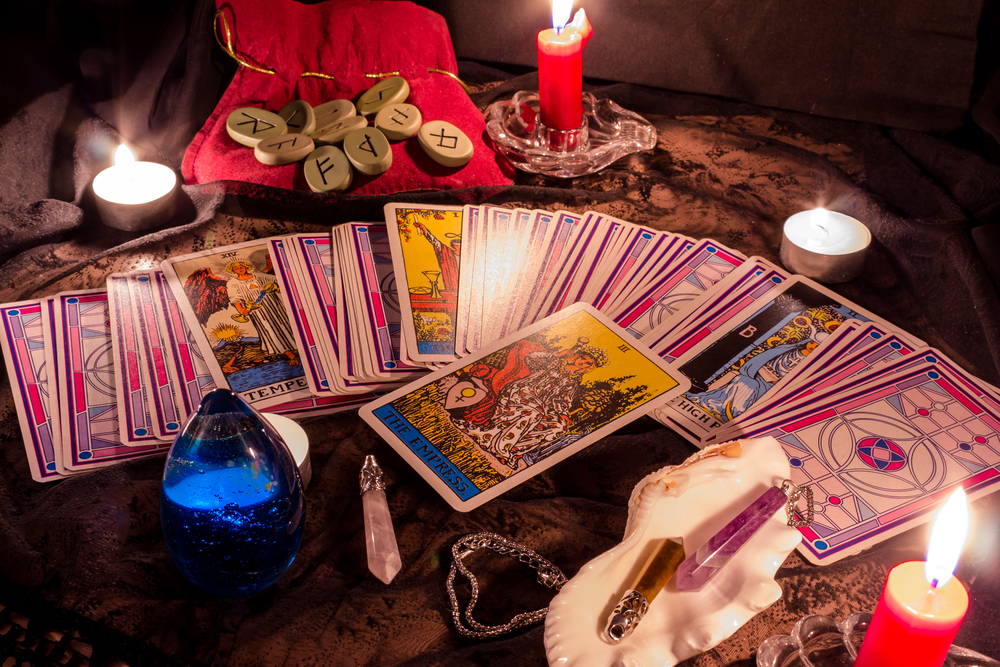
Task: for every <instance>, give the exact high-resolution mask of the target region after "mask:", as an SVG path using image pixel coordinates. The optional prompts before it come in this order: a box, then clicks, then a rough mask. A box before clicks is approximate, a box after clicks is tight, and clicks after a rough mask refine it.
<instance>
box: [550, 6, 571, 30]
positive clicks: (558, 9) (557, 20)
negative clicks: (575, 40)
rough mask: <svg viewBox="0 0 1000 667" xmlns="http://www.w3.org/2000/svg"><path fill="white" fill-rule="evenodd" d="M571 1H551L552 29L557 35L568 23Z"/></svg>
mask: <svg viewBox="0 0 1000 667" xmlns="http://www.w3.org/2000/svg"><path fill="white" fill-rule="evenodd" d="M572 12H573V0H552V27H553V28H555V29H556V32H557V33H559V32H561V31H562V29H563V28H565V27H566V24H567V23H569V16H570V14H571V13H572Z"/></svg>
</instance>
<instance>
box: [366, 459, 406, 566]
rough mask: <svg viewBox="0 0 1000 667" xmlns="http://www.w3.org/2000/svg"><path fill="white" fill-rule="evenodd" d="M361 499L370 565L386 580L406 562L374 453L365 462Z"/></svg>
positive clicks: (380, 470)
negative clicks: (403, 560) (397, 544)
mask: <svg viewBox="0 0 1000 667" xmlns="http://www.w3.org/2000/svg"><path fill="white" fill-rule="evenodd" d="M361 503H362V505H363V506H364V513H365V547H366V548H367V549H368V569H369V570H371V572H372V574H374V575H375V576H376V577H378V578H379V579H380V580H381V581H382V583H386V584H388V583H389V582H390V581H392V578H393V577H395V576H396V573H397V572H399V569H400V568H401V567H403V562H402V561H401V560H400V559H399V547H398V546H396V532H395V531H394V530H393V528H392V516H390V515H389V503H388V502H386V499H385V483H384V482H383V481H382V469H381V468H379V467H378V463H376V462H375V457H374V456H371V455H370V454H369V455H368V456H366V457H365V463H364V465H362V466H361Z"/></svg>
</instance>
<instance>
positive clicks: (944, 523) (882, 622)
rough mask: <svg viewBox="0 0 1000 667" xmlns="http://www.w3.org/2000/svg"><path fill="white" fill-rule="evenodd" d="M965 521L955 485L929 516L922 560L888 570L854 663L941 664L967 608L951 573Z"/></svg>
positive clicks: (857, 666) (887, 666) (891, 666)
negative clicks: (927, 543) (932, 517)
mask: <svg viewBox="0 0 1000 667" xmlns="http://www.w3.org/2000/svg"><path fill="white" fill-rule="evenodd" d="M968 525H969V519H968V505H967V504H966V501H965V493H964V492H962V490H961V489H958V491H956V492H955V493H954V494H952V496H951V497H950V498H949V499H948V501H947V502H946V503H945V505H944V507H942V508H941V511H940V512H939V513H938V515H937V517H936V518H935V520H934V526H933V528H932V529H931V545H930V547H929V549H928V554H927V562H923V561H910V562H908V563H902V564H901V565H897V566H896V567H894V568H893V569H892V571H891V572H890V573H889V578H888V579H887V580H886V584H885V589H884V590H883V591H882V597H881V599H880V600H879V602H878V605H877V606H876V607H875V614H874V616H873V618H872V622H871V625H870V626H869V627H868V632H867V633H865V639H864V642H863V643H862V644H861V649H860V650H859V651H858V659H857V660H856V661H855V662H854V667H941V665H943V664H944V660H945V658H946V657H947V655H948V649H949V648H951V643H952V641H953V640H954V639H955V634H956V633H957V632H958V628H959V627H960V626H961V625H962V621H963V620H964V619H965V612H966V611H967V610H968V608H969V594H968V593H967V592H966V590H965V587H964V586H963V585H962V583H961V582H960V581H958V579H955V578H954V577H952V576H951V572H952V570H954V568H955V564H956V563H957V562H958V556H959V554H960V553H961V551H962V547H963V546H964V545H965V538H966V535H967V534H968ZM956 533H957V534H956ZM942 552H943V553H942ZM949 561H950V562H949Z"/></svg>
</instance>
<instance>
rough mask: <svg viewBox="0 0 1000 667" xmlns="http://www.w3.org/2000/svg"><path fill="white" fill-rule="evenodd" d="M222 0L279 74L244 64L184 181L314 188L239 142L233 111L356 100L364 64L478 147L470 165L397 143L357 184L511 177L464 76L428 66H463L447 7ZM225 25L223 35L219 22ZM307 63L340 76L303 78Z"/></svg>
mask: <svg viewBox="0 0 1000 667" xmlns="http://www.w3.org/2000/svg"><path fill="white" fill-rule="evenodd" d="M216 4H217V6H218V7H219V8H220V9H222V10H223V11H224V12H225V15H226V18H227V20H228V22H229V26H230V30H231V31H232V34H233V44H234V47H235V51H236V52H237V53H238V54H241V55H245V56H249V58H248V59H249V60H250V62H254V63H255V64H259V65H262V66H264V67H267V68H272V69H274V70H275V71H276V73H275V74H262V73H259V72H255V71H253V70H250V69H248V68H246V67H241V68H240V70H239V71H238V72H237V73H236V76H235V77H233V80H232V82H231V83H230V84H229V87H228V88H227V89H226V91H225V93H224V94H223V95H222V99H221V100H219V103H218V105H216V107H215V110H214V111H213V112H212V115H211V116H209V118H208V120H207V121H206V122H205V125H204V127H202V129H201V131H200V132H198V134H197V136H195V138H194V140H193V141H192V142H191V145H190V146H188V149H187V152H186V153H185V154H184V162H183V165H182V173H183V176H184V181H185V182H186V183H188V184H195V183H209V182H212V181H218V180H239V181H248V182H251V183H259V184H261V185H271V186H276V187H281V188H290V189H296V190H308V189H309V188H308V186H307V185H306V182H305V177H304V176H303V172H302V164H301V163H295V164H289V165H283V166H278V167H271V166H267V165H264V164H261V163H260V162H258V161H257V159H256V158H255V157H254V152H253V149H251V148H247V147H246V146H243V145H241V144H238V143H236V142H235V141H233V139H231V138H230V137H229V135H228V134H227V132H226V119H227V118H228V117H229V114H230V113H231V112H232V111H233V110H235V109H238V108H240V107H259V108H264V109H267V110H269V111H274V112H277V111H278V110H279V109H281V107H283V106H284V105H285V104H287V103H288V102H290V101H292V100H295V99H302V100H305V101H307V102H309V103H310V104H312V105H314V106H315V105H318V104H321V103H323V102H326V101H328V100H332V99H338V98H348V99H351V100H354V101H356V100H357V97H358V96H359V95H360V94H361V93H362V92H364V91H365V90H367V89H368V88H370V87H371V86H372V85H373V84H374V83H375V82H376V80H375V79H371V78H367V77H365V74H366V73H382V72H391V71H394V70H398V71H399V74H400V76H402V77H403V78H405V79H406V80H407V82H408V83H409V85H410V97H409V99H408V100H407V102H408V103H410V104H413V105H416V107H417V108H419V109H420V112H421V115H422V116H423V120H424V122H427V121H431V120H445V121H448V122H450V123H452V124H453V125H455V126H456V127H458V128H459V129H461V130H462V131H463V132H465V134H467V135H468V137H469V139H471V140H472V144H473V148H474V155H473V157H472V160H471V161H470V162H469V163H468V164H467V165H465V166H464V167H460V168H457V169H456V168H449V167H442V166H441V165H439V164H437V163H436V162H434V161H433V160H431V159H430V158H429V157H428V156H427V155H426V154H425V153H424V151H423V149H421V148H420V144H419V143H418V142H417V138H416V137H412V138H410V139H407V140H406V141H403V142H392V153H393V157H392V167H391V168H390V169H389V170H388V171H387V172H385V173H384V174H381V175H379V176H365V175H364V174H360V173H357V172H355V175H354V183H353V184H352V185H351V187H350V188H349V190H348V191H349V192H351V193H356V194H366V195H369V194H388V193H392V192H400V191H405V190H427V189H431V190H441V189H451V188H463V187H471V186H482V185H499V186H505V185H510V183H511V182H512V176H513V174H512V173H511V169H510V167H509V166H508V165H507V164H506V162H504V161H503V160H502V159H498V157H497V155H496V153H495V152H494V151H493V150H492V149H491V148H488V147H487V145H486V143H484V139H485V140H488V137H487V135H486V124H485V121H484V119H483V115H482V113H480V112H479V110H478V109H476V107H475V105H473V104H472V101H471V100H470V99H469V97H468V95H466V93H465V91H464V90H463V89H462V87H461V86H460V85H459V84H458V83H457V82H456V81H454V80H453V79H451V78H450V77H448V76H445V75H443V74H437V73H432V72H428V71H427V70H428V68H437V69H443V70H446V71H448V72H457V71H458V69H457V65H456V63H455V53H454V51H453V49H452V45H451V37H450V35H449V34H448V26H447V24H446V23H445V21H444V19H443V18H442V17H441V16H440V15H438V14H436V13H434V12H432V11H430V10H428V9H425V8H423V7H418V6H417V5H415V4H413V3H411V2H400V1H394V0H390V1H381V2H369V1H366V0H328V1H327V2H322V3H319V4H314V5H305V4H301V3H298V2H292V1H291V0H216ZM219 33H220V36H221V38H222V39H223V40H224V39H225V37H224V33H223V31H222V29H221V24H220V31H219ZM303 72H321V73H324V74H330V75H333V76H335V77H336V78H335V79H334V80H332V81H331V80H329V79H323V78H317V77H302V76H301V75H302V73H303ZM501 165H503V166H501Z"/></svg>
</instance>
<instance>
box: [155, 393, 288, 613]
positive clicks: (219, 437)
mask: <svg viewBox="0 0 1000 667" xmlns="http://www.w3.org/2000/svg"><path fill="white" fill-rule="evenodd" d="M160 522H161V524H162V526H163V537H164V539H165V540H166V543H167V548H168V549H169V550H170V555H171V556H172V557H173V559H174V562H175V563H176V564H177V567H178V568H179V569H180V571H181V572H182V573H183V574H184V576H185V577H187V578H188V579H189V580H190V581H191V582H192V583H194V584H195V585H196V586H198V587H200V588H202V589H204V590H206V591H208V592H209V593H212V594H213V595H219V596H223V597H239V596H244V595H250V594H252V593H256V592H257V591H260V590H262V589H264V588H267V587H268V586H270V585H271V584H273V583H274V582H275V581H277V580H278V577H280V576H281V575H282V573H284V572H285V570H286V569H288V566H289V565H291V563H292V560H293V559H294V558H295V554H296V553H297V551H298V548H299V542H300V541H301V539H302V527H303V524H304V523H305V498H304V497H303V494H302V481H301V479H300V477H299V472H298V469H297V467H296V465H295V461H294V459H293V458H292V455H291V453H290V452H289V451H288V448H287V447H286V446H285V444H284V442H283V441H282V440H281V436H280V435H278V433H277V432H276V431H275V430H274V429H273V428H271V426H270V425H269V424H268V423H267V422H266V421H265V420H264V419H262V418H261V416H260V414H259V413H258V412H257V411H256V410H254V409H253V408H252V407H250V406H249V405H248V404H247V403H246V402H245V401H244V400H243V399H241V398H240V397H239V396H237V395H236V394H235V393H233V392H232V391H230V390H228V389H216V390H214V391H212V392H210V393H209V394H207V395H206V396H205V397H204V399H202V402H201V405H200V406H198V410H197V411H196V412H195V413H194V414H192V415H191V417H190V418H189V419H188V421H187V423H186V424H185V425H184V428H183V429H182V430H181V432H180V434H179V435H178V436H177V439H176V440H175V441H174V444H173V446H172V447H171V448H170V453H169V454H168V455H167V462H166V466H165V467H164V470H163V487H162V490H161V492H160Z"/></svg>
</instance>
